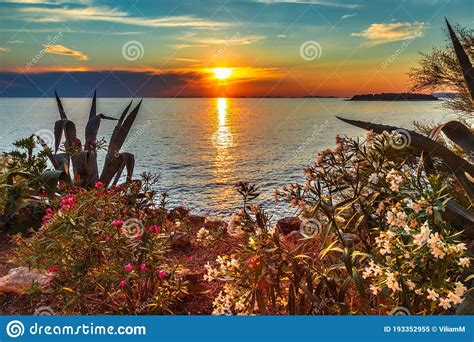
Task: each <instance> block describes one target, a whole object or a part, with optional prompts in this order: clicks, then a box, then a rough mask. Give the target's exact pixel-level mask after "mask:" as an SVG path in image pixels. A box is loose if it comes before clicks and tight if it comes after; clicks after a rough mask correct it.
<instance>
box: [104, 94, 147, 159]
mask: <svg viewBox="0 0 474 342" xmlns="http://www.w3.org/2000/svg"><path fill="white" fill-rule="evenodd" d="M141 104H142V101H140V102H139V103H138V104H137V105H136V106H135V108H133V110H132V111H131V112H130V114H128V115H127V116H124V115H123V114H122V116H121V117H120V119H119V121H118V122H117V125H116V126H115V129H114V132H113V133H112V137H111V138H110V144H109V151H108V154H117V153H118V152H119V151H120V149H121V148H122V146H123V143H124V142H125V139H126V138H127V135H128V132H129V131H130V128H131V127H132V125H133V122H134V121H135V118H136V117H137V114H138V111H139V110H140V106H141ZM127 108H128V107H127Z"/></svg>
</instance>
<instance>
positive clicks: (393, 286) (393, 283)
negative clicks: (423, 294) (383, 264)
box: [386, 272, 401, 292]
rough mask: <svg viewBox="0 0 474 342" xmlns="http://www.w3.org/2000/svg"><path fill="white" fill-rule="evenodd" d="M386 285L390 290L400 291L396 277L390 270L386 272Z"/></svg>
mask: <svg viewBox="0 0 474 342" xmlns="http://www.w3.org/2000/svg"><path fill="white" fill-rule="evenodd" d="M386 276H387V287H388V288H389V289H390V290H392V291H393V292H397V291H400V290H401V288H400V285H399V284H398V281H397V279H396V278H395V275H394V274H393V273H391V272H387V274H386Z"/></svg>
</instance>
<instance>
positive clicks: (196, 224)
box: [183, 215, 206, 229]
mask: <svg viewBox="0 0 474 342" xmlns="http://www.w3.org/2000/svg"><path fill="white" fill-rule="evenodd" d="M205 222H206V218H205V217H204V216H199V215H189V216H188V217H186V218H185V219H184V220H183V223H184V224H187V225H189V226H190V227H191V228H192V229H200V228H202V226H203V225H204V223H205Z"/></svg>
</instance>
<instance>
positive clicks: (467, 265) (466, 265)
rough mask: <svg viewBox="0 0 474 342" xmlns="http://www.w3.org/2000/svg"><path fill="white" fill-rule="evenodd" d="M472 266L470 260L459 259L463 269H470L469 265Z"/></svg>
mask: <svg viewBox="0 0 474 342" xmlns="http://www.w3.org/2000/svg"><path fill="white" fill-rule="evenodd" d="M470 264H471V260H469V258H467V257H466V258H460V259H459V262H458V265H459V266H461V267H469V265H470Z"/></svg>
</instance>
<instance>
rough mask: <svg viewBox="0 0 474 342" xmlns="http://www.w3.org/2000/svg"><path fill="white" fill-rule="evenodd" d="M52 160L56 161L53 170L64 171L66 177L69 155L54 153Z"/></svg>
mask: <svg viewBox="0 0 474 342" xmlns="http://www.w3.org/2000/svg"><path fill="white" fill-rule="evenodd" d="M53 157H54V160H55V161H56V165H57V166H55V167H54V168H55V169H56V170H60V171H64V172H65V173H66V174H67V175H68V176H70V173H69V159H70V158H69V154H67V153H56V154H55V155H54V156H53Z"/></svg>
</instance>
